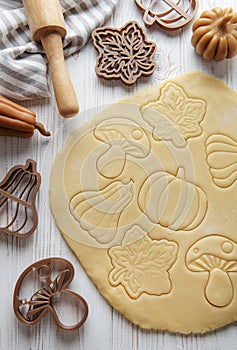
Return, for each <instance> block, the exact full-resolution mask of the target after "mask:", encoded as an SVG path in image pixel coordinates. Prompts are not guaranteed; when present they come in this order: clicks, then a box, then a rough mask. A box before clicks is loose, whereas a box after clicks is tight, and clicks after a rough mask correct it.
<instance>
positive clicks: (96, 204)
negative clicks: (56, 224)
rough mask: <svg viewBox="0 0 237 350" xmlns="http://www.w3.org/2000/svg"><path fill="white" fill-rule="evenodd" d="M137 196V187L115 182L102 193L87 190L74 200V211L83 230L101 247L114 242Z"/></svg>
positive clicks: (72, 202) (72, 209)
mask: <svg viewBox="0 0 237 350" xmlns="http://www.w3.org/2000/svg"><path fill="white" fill-rule="evenodd" d="M133 197H134V184H133V181H132V180H129V181H123V182H121V181H115V182H112V183H111V184H109V185H107V186H106V187H104V188H103V189H101V190H99V191H83V192H80V193H78V194H76V195H75V196H73V197H72V199H71V200H70V212H71V214H72V215H73V217H74V219H75V220H76V221H77V222H78V223H79V225H80V226H81V228H82V229H83V230H86V231H87V232H88V233H89V235H90V236H91V237H93V238H95V239H96V240H97V242H99V243H101V244H106V243H109V242H112V241H113V239H114V237H115V235H116V232H117V227H118V224H119V219H120V216H121V214H122V212H123V211H124V210H125V208H126V207H128V206H129V204H130V203H131V201H132V199H133Z"/></svg>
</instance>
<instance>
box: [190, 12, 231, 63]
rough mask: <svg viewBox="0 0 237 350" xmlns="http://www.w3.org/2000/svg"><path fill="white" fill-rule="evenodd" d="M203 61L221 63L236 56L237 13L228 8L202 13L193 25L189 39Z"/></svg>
mask: <svg viewBox="0 0 237 350" xmlns="http://www.w3.org/2000/svg"><path fill="white" fill-rule="evenodd" d="M191 42H192V45H193V46H194V47H195V49H196V52H197V54H198V55H200V56H202V57H203V58H204V59H205V60H207V61H210V60H215V61H222V60H224V59H225V58H232V57H234V56H235V55H236V54H237V12H235V13H234V12H233V9H232V8H230V7H228V8H226V9H221V8H220V7H215V8H213V9H212V10H210V11H204V12H203V13H202V14H201V16H200V18H199V19H197V20H196V21H195V22H194V24H193V35H192V39H191Z"/></svg>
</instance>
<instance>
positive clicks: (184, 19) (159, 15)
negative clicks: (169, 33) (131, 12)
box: [135, 0, 198, 30]
mask: <svg viewBox="0 0 237 350" xmlns="http://www.w3.org/2000/svg"><path fill="white" fill-rule="evenodd" d="M135 2H136V4H137V6H138V7H139V8H140V9H141V10H142V12H143V13H144V14H143V21H144V23H145V25H146V26H147V27H150V26H152V25H153V24H154V23H156V24H158V25H159V26H160V27H161V28H162V29H165V30H177V29H180V28H183V27H184V26H185V25H186V24H188V23H189V22H190V21H191V20H192V19H193V18H194V16H195V15H196V12H197V9H198V0H188V1H184V0H135ZM187 2H188V4H187Z"/></svg>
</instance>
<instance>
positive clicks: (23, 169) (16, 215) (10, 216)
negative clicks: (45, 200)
mask: <svg viewBox="0 0 237 350" xmlns="http://www.w3.org/2000/svg"><path fill="white" fill-rule="evenodd" d="M40 184H41V175H40V174H39V173H38V172H37V170H36V162H35V161H34V160H33V159H27V161H26V164H25V165H16V166H14V167H12V168H11V169H10V170H9V171H8V173H7V174H6V176H5V177H4V179H3V180H2V181H1V182H0V232H5V233H7V234H10V235H15V236H17V237H28V236H29V235H31V234H32V233H33V232H34V231H35V229H36V228H37V226H38V214H37V211H36V206H35V200H36V194H37V192H38V190H39V187H40Z"/></svg>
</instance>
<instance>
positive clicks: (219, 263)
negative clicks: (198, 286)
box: [186, 235, 237, 307]
mask: <svg viewBox="0 0 237 350" xmlns="http://www.w3.org/2000/svg"><path fill="white" fill-rule="evenodd" d="M186 266H187V268H188V269H189V270H191V271H193V272H208V279H207V284H206V287H205V290H204V295H205V298H206V300H207V302H208V303H210V304H211V305H213V306H216V307H226V306H228V305H229V304H230V303H231V302H232V300H233V298H234V286H233V282H232V280H231V273H233V272H237V243H236V242H234V241H232V240H231V239H229V238H227V237H224V236H218V235H210V236H207V237H204V238H201V239H200V240H198V241H197V242H195V243H194V244H193V245H192V246H191V247H190V248H189V250H188V252H187V255H186Z"/></svg>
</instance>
